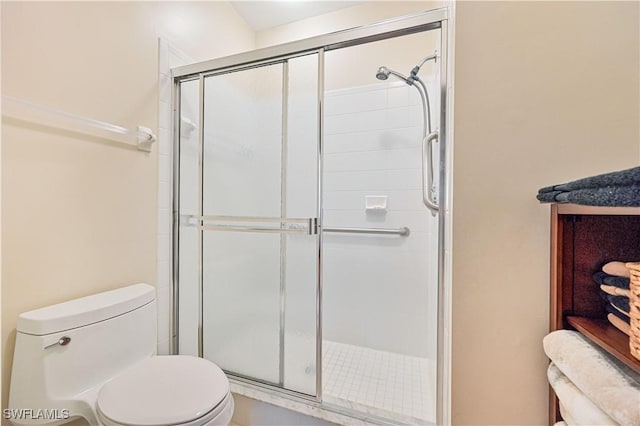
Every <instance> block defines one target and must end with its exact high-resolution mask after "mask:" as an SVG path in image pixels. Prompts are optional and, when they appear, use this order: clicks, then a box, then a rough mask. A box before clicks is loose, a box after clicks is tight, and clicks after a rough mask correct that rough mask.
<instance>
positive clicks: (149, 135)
mask: <svg viewBox="0 0 640 426" xmlns="http://www.w3.org/2000/svg"><path fill="white" fill-rule="evenodd" d="M155 141H156V136H155V135H154V134H153V132H152V131H151V129H150V128H148V127H143V126H138V149H139V150H140V151H145V152H151V145H153V143H154V142H155Z"/></svg>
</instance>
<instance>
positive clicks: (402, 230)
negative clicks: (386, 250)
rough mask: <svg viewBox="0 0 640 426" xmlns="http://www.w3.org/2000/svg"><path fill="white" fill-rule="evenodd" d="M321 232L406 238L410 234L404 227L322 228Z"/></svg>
mask: <svg viewBox="0 0 640 426" xmlns="http://www.w3.org/2000/svg"><path fill="white" fill-rule="evenodd" d="M322 231H323V232H335V233H344V234H378V235H400V236H402V237H407V236H409V234H410V233H411V231H410V230H409V228H407V227H406V226H405V227H403V228H398V229H384V228H327V227H324V228H322Z"/></svg>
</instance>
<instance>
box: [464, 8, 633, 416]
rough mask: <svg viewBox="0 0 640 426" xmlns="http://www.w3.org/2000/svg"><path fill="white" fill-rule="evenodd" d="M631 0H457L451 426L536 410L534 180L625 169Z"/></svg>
mask: <svg viewBox="0 0 640 426" xmlns="http://www.w3.org/2000/svg"><path fill="white" fill-rule="evenodd" d="M638 10H639V4H638V3H637V2H627V3H612V2H603V3H596V2H572V3H554V2H545V3H519V2H518V3H509V2H503V3H488V2H477V3H476V2H468V3H467V2H463V3H458V4H457V15H456V16H457V22H456V36H455V37H456V56H455V59H456V64H455V66H456V70H455V149H454V152H455V154H454V190H453V200H454V201H453V202H454V216H453V235H454V241H453V372H452V373H453V384H452V392H453V395H452V398H453V423H454V424H469V425H478V424H485V425H507V424H508V425H513V424H527V425H540V424H544V423H545V422H546V420H547V385H546V382H545V368H546V365H547V360H546V358H545V356H544V353H543V352H542V348H541V344H540V341H541V339H542V337H543V336H544V335H545V333H546V332H547V327H548V303H549V302H548V300H549V292H548V282H549V272H548V269H549V259H548V258H549V226H548V222H549V207H548V206H546V205H539V204H538V203H537V201H536V200H535V194H536V192H537V189H538V188H539V187H541V186H545V185H549V184H554V183H560V182H565V181H567V180H571V179H574V178H579V177H584V176H588V175H592V174H595V173H600V172H607V171H612V170H617V169H622V168H627V167H632V166H637V165H638V156H639V154H640V152H639V141H640V135H639V128H640V122H639V120H640V119H639V117H640V110H639V101H640V88H639V86H638V85H639V81H640V70H639V64H638V60H639V58H638V55H639V51H640V46H639V42H640V34H639V28H640V19H639V16H638V13H639V11H638Z"/></svg>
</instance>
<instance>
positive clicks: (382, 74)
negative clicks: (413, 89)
mask: <svg viewBox="0 0 640 426" xmlns="http://www.w3.org/2000/svg"><path fill="white" fill-rule="evenodd" d="M389 74H391V75H393V76H395V77H397V78H399V79H400V80H403V81H404V82H405V83H407V84H408V85H409V86H413V80H412V79H411V78H409V77H405V76H404V75H402V74H400V73H399V72H397V71H394V70H390V69H389V68H387V67H380V68H378V72H376V78H377V79H378V80H386V79H388V78H389Z"/></svg>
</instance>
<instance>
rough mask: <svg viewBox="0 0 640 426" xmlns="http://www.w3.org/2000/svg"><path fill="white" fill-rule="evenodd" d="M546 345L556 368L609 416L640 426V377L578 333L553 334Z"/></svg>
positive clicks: (623, 423)
mask: <svg viewBox="0 0 640 426" xmlns="http://www.w3.org/2000/svg"><path fill="white" fill-rule="evenodd" d="M543 346H544V351H545V353H546V354H547V356H548V357H549V358H550V359H551V361H553V363H554V364H555V365H556V367H558V369H559V370H560V371H561V372H562V373H563V374H564V375H565V376H567V378H568V379H569V380H570V381H571V382H572V383H573V384H574V385H575V386H576V387H577V388H578V389H579V390H580V391H581V392H582V393H584V394H585V395H586V396H587V397H588V398H589V399H590V400H591V401H592V402H593V403H594V404H595V405H596V406H598V407H599V408H600V409H601V410H602V411H603V412H605V413H606V414H607V415H608V416H609V417H611V418H612V419H613V420H614V421H616V422H618V423H619V424H621V425H625V426H627V425H629V426H631V425H637V426H640V374H638V373H636V372H634V371H633V370H631V369H630V368H627V367H626V366H624V365H623V364H621V363H620V362H619V361H617V360H615V359H613V358H612V357H611V356H610V355H609V354H607V353H606V352H605V351H603V350H602V349H600V348H599V347H597V346H596V345H595V344H593V343H591V342H590V341H589V340H588V339H587V338H586V337H584V336H582V335H581V334H580V333H578V332H575V331H570V330H558V331H554V332H553V333H550V334H548V335H547V336H545V338H544V339H543Z"/></svg>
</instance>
